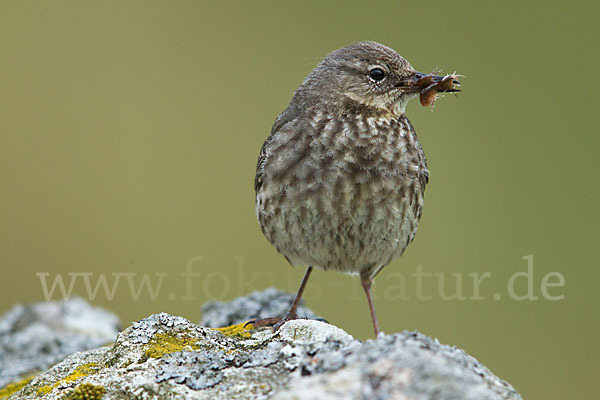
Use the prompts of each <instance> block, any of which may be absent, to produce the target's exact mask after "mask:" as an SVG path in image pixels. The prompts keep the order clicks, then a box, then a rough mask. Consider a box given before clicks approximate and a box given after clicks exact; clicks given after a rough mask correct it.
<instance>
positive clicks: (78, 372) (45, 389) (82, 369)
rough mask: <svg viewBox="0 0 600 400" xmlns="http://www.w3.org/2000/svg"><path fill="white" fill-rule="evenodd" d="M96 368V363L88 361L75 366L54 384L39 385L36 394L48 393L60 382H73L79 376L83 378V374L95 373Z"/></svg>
mask: <svg viewBox="0 0 600 400" xmlns="http://www.w3.org/2000/svg"><path fill="white" fill-rule="evenodd" d="M97 370H98V364H96V363H88V364H84V365H80V366H79V367H77V368H75V369H74V370H73V371H71V373H70V374H69V375H67V376H65V377H64V378H62V379H61V380H59V381H58V382H56V383H55V384H54V385H52V386H50V385H46V386H42V387H40V388H39V389H38V390H37V394H38V395H39V396H42V395H45V394H48V393H50V392H51V391H52V390H54V389H55V388H57V387H58V386H59V385H60V384H61V383H65V382H74V381H76V380H78V379H79V378H83V377H84V376H88V375H91V374H93V373H95V372H96V371H97Z"/></svg>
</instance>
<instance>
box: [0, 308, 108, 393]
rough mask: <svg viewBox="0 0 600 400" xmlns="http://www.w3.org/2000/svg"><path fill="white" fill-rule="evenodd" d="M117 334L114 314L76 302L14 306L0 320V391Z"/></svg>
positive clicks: (104, 342)
mask: <svg viewBox="0 0 600 400" xmlns="http://www.w3.org/2000/svg"><path fill="white" fill-rule="evenodd" d="M118 332H119V320H118V318H117V316H116V315H115V314H113V313H110V312H108V311H105V310H103V309H101V308H98V307H92V306H91V305H90V304H89V303H87V302H86V301H84V300H82V299H79V298H73V299H70V300H64V301H51V302H41V303H35V304H32V305H17V306H15V307H13V308H12V309H11V310H9V311H8V312H6V313H5V314H4V315H2V316H1V317H0V388H6V387H7V386H8V385H9V384H11V385H15V383H18V382H19V381H21V382H22V380H23V379H27V378H26V377H27V376H29V375H31V374H34V373H36V372H37V373H39V372H40V371H45V370H46V369H48V368H49V367H50V366H51V365H53V364H55V363H57V362H59V361H61V360H63V359H64V358H65V357H66V356H68V355H69V354H73V353H75V352H77V351H82V350H88V349H92V348H97V347H98V346H101V345H103V344H106V343H109V342H112V341H113V340H114V339H115V336H116V334H117V333H118ZM1 394H2V391H0V397H1Z"/></svg>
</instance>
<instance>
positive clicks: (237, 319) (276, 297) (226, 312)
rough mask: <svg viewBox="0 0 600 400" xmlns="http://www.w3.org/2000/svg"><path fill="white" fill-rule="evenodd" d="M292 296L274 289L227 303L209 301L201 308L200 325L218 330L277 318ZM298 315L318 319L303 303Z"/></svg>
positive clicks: (286, 307)
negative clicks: (256, 320) (262, 319)
mask: <svg viewBox="0 0 600 400" xmlns="http://www.w3.org/2000/svg"><path fill="white" fill-rule="evenodd" d="M294 296H295V295H294V294H291V293H287V292H283V291H281V290H278V289H275V288H267V289H265V290H263V291H260V292H259V291H257V292H252V293H250V294H249V295H247V296H242V297H238V298H235V299H233V300H232V301H229V302H223V301H209V302H207V303H205V304H204V305H203V306H202V320H201V321H200V325H202V326H207V327H209V328H219V327H222V326H229V325H235V324H239V323H241V322H245V321H248V320H252V319H261V318H268V317H277V316H279V315H283V314H285V312H286V311H287V309H288V308H289V307H290V304H292V300H294ZM298 315H299V316H300V317H302V318H309V319H319V317H318V316H317V315H316V314H315V313H314V312H312V311H311V310H310V309H309V308H307V307H305V306H304V302H303V301H300V306H298Z"/></svg>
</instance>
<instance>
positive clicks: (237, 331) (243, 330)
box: [215, 322, 254, 339]
mask: <svg viewBox="0 0 600 400" xmlns="http://www.w3.org/2000/svg"><path fill="white" fill-rule="evenodd" d="M246 324H247V322H242V323H241V324H237V325H230V326H224V327H223V328H215V330H216V331H219V332H221V333H222V334H223V335H225V336H236V337H241V338H244V339H247V338H250V337H252V334H251V333H250V331H251V330H252V329H254V325H252V324H247V325H246Z"/></svg>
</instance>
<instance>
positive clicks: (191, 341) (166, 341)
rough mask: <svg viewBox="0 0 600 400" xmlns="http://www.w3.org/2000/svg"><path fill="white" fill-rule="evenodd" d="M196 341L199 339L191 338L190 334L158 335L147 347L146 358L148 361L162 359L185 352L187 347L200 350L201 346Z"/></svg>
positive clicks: (153, 337)
mask: <svg viewBox="0 0 600 400" xmlns="http://www.w3.org/2000/svg"><path fill="white" fill-rule="evenodd" d="M196 341H197V339H196V338H193V337H191V336H189V334H187V335H186V334H180V335H175V334H172V333H156V334H155V335H154V336H152V339H151V340H150V341H149V342H148V344H147V345H146V346H147V348H146V351H145V352H144V356H145V358H146V359H148V358H161V357H162V356H164V355H165V354H170V353H175V352H176V351H181V350H184V349H185V348H186V347H189V348H191V349H192V350H199V349H200V346H198V345H197V344H196Z"/></svg>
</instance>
